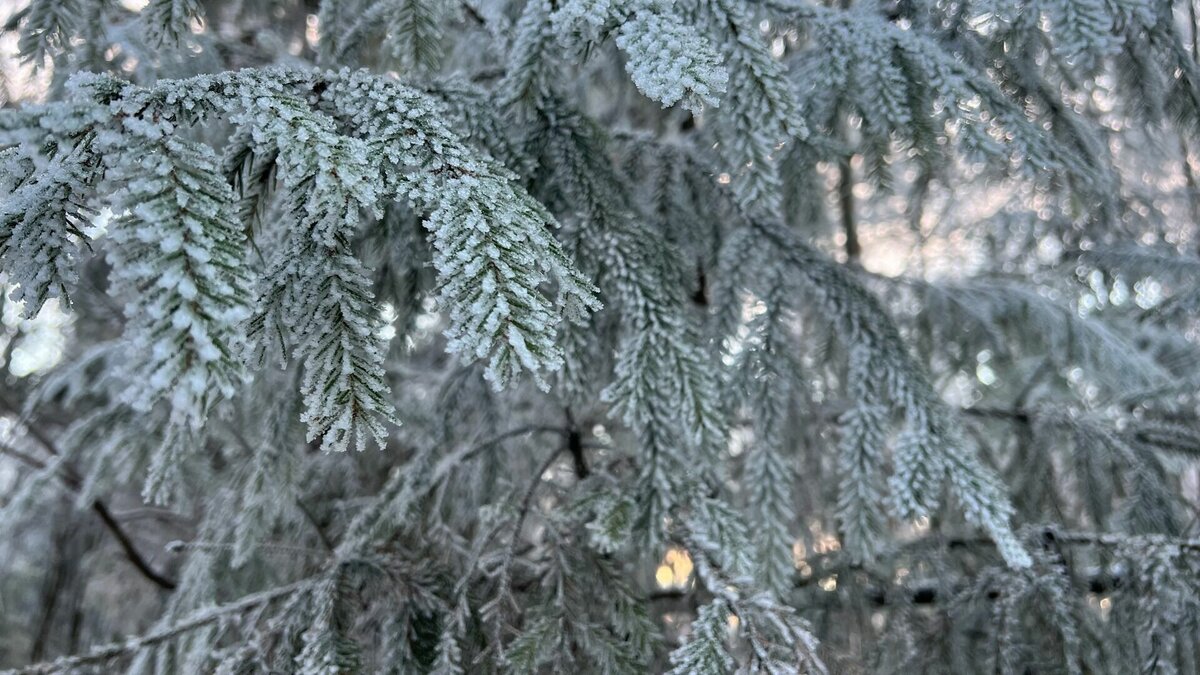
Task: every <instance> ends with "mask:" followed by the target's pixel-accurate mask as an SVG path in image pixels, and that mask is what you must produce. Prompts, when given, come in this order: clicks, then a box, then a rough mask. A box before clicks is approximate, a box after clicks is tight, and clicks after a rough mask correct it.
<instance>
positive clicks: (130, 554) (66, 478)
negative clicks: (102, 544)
mask: <svg viewBox="0 0 1200 675" xmlns="http://www.w3.org/2000/svg"><path fill="white" fill-rule="evenodd" d="M0 405H2V406H4V407H5V408H6V409H8V411H9V412H12V413H13V414H17V412H16V409H15V408H14V407H13V406H12V404H10V403H9V402H8V399H6V398H4V397H2V396H0ZM23 422H24V425H23V426H24V428H25V430H26V432H28V434H29V435H30V436H31V437H33V438H34V439H35V440H36V441H37V442H38V443H39V444H41V446H42V447H43V448H45V450H46V452H47V453H49V454H50V455H52V456H54V457H56V458H60V457H62V454H61V453H60V452H59V451H58V448H57V447H56V446H55V444H54V442H53V441H52V440H51V439H50V438H49V437H48V436H46V435H45V434H44V433H42V431H41V430H40V429H38V428H37V427H36V426H34V425H33V424H30V423H29V422H28V421H24V420H23ZM0 451H3V452H4V454H7V455H9V456H11V457H15V458H17V459H19V460H21V461H23V462H25V463H26V464H28V465H29V466H32V467H33V468H35V469H45V468H46V466H47V465H46V463H45V462H42V461H41V460H38V459H37V458H34V457H32V456H30V455H27V454H26V453H23V452H21V451H19V450H16V449H15V448H8V447H0ZM59 478H60V479H61V480H62V481H63V484H64V485H66V486H67V488H68V489H70V490H71V491H72V492H78V491H79V486H80V484H81V481H80V479H79V475H78V474H77V473H76V472H75V471H74V470H73V469H71V468H70V466H69V465H67V464H65V463H64V464H63V467H62V471H61V472H60V473H59ZM92 511H94V512H95V513H96V515H97V516H98V517H99V518H100V522H102V523H104V527H105V528H106V529H107V530H108V531H109V532H110V533H111V534H112V536H113V538H114V539H116V540H117V544H118V545H120V547H121V550H122V551H124V552H125V557H127V558H129V562H130V563H132V564H133V566H134V568H136V569H137V570H138V571H139V572H141V574H142V576H144V577H146V578H147V579H149V580H150V581H151V582H153V583H154V584H155V585H156V586H158V587H159V588H162V589H164V590H168V591H173V590H175V587H176V583H175V581H174V580H173V579H170V578H168V577H166V576H164V575H162V574H159V573H158V572H156V571H155V570H154V568H152V567H151V566H150V563H148V562H147V561H146V559H145V558H144V557H142V554H141V553H139V552H138V550H137V547H136V546H134V545H133V540H132V539H131V538H130V537H129V535H128V534H127V533H126V532H125V530H124V529H123V528H122V527H121V524H120V523H119V522H117V519H116V518H114V517H113V515H112V512H111V511H110V510H109V508H108V505H107V504H105V503H104V501H103V500H101V499H97V500H95V501H93V502H92Z"/></svg>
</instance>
